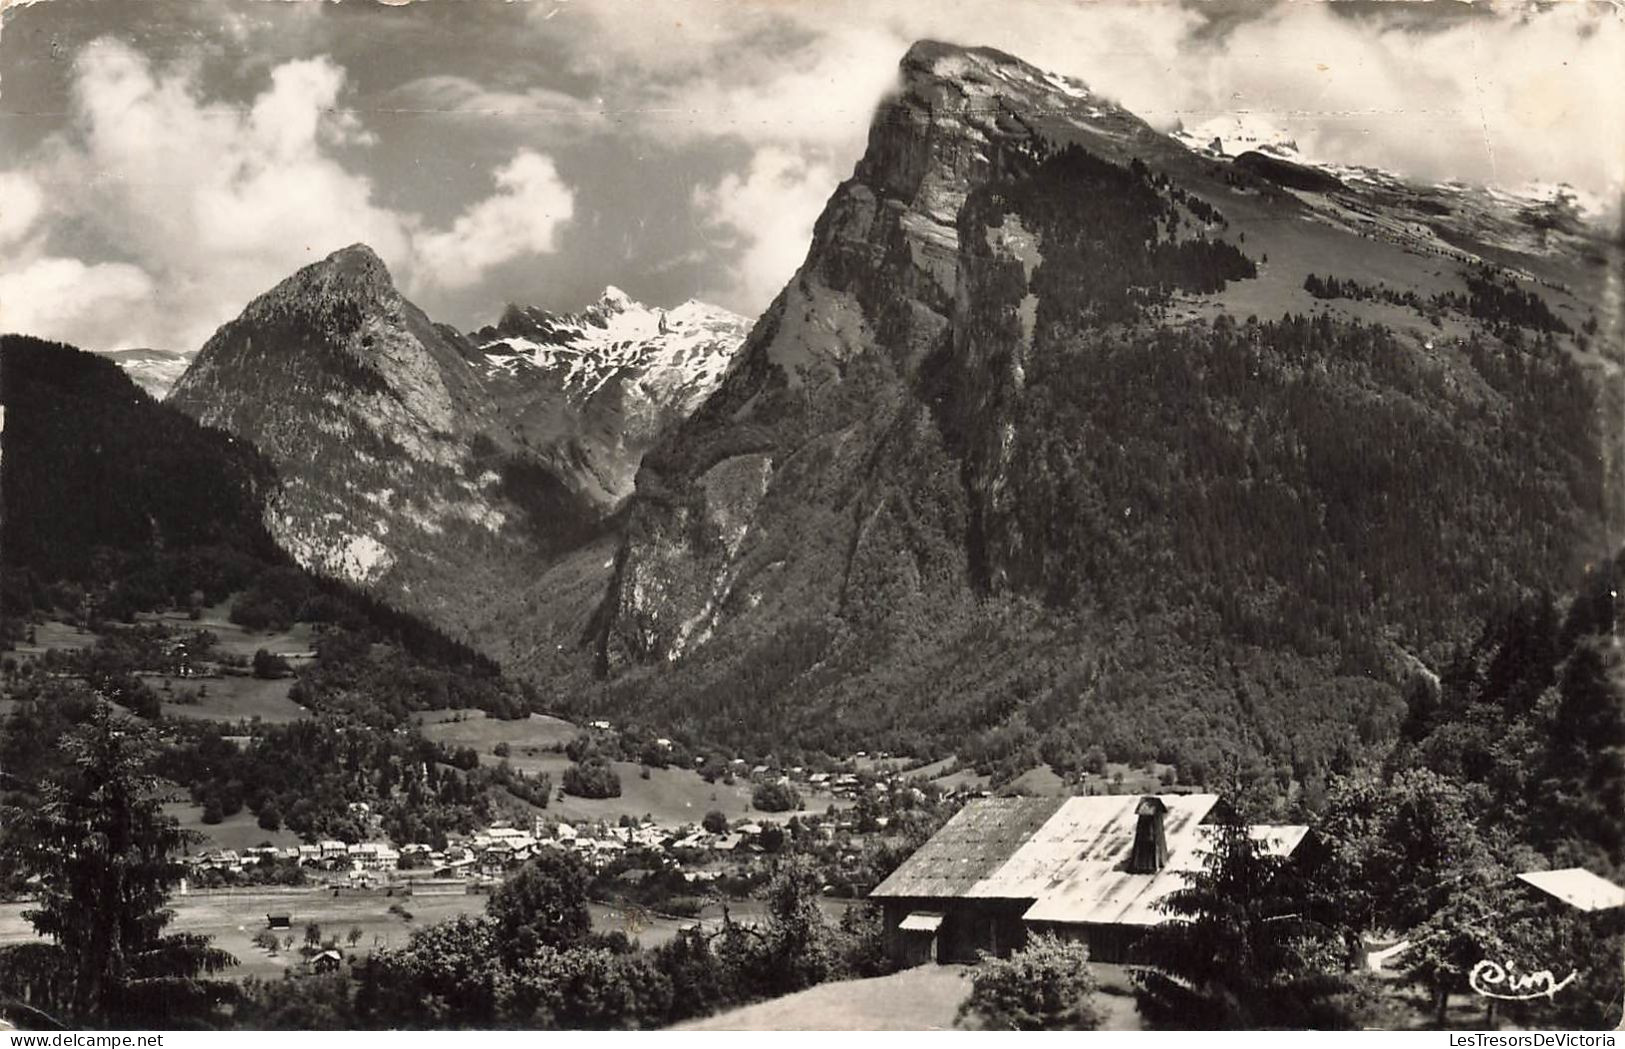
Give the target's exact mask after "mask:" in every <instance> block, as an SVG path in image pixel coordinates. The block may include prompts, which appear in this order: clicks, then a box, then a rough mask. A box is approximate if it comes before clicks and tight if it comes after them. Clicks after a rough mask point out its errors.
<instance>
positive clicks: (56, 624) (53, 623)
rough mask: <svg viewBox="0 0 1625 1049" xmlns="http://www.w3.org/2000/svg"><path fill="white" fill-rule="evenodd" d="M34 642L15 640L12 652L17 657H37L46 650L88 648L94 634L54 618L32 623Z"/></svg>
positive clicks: (69, 650)
mask: <svg viewBox="0 0 1625 1049" xmlns="http://www.w3.org/2000/svg"><path fill="white" fill-rule="evenodd" d="M33 629H34V643H33V644H29V643H27V642H26V641H19V642H17V647H16V648H15V649H14V650H13V652H12V654H13V655H15V656H17V657H18V658H19V659H37V658H39V657H40V656H43V655H44V654H45V653H47V652H53V651H56V652H71V651H75V650H77V649H81V648H89V647H90V646H92V645H94V644H95V643H96V635H95V634H92V633H91V632H90V631H88V630H85V629H84V628H83V627H76V626H70V625H68V624H67V623H63V622H61V621H60V620H56V619H47V620H46V621H45V622H43V623H36V624H33Z"/></svg>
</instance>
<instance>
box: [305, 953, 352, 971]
mask: <svg viewBox="0 0 1625 1049" xmlns="http://www.w3.org/2000/svg"><path fill="white" fill-rule="evenodd" d="M343 963H344V955H343V954H341V953H339V952H338V951H336V950H334V949H333V948H331V947H329V948H328V949H327V950H325V951H323V952H321V953H320V954H318V955H316V956H315V957H313V958H311V960H310V970H311V972H315V973H333V972H338V971H339V966H340V965H342V964H343Z"/></svg>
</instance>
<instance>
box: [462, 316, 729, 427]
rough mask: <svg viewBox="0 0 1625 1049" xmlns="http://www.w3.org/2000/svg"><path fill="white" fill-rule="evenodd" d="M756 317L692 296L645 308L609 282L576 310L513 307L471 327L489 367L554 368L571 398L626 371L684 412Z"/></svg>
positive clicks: (512, 371) (492, 371)
mask: <svg viewBox="0 0 1625 1049" xmlns="http://www.w3.org/2000/svg"><path fill="white" fill-rule="evenodd" d="M749 330H750V321H749V320H747V319H746V318H744V317H741V316H739V314H737V313H734V312H732V311H730V310H725V309H723V308H722V307H720V306H712V305H710V304H708V303H704V302H700V301H698V300H695V299H690V300H688V301H687V302H685V303H683V304H682V305H681V306H677V307H675V308H673V309H670V310H665V309H660V308H658V307H650V306H645V305H644V304H643V303H641V302H638V301H636V300H635V299H633V298H632V297H630V296H629V295H627V294H626V293H625V292H624V291H622V290H621V289H619V288H617V287H614V286H613V285H611V286H610V287H608V288H605V289H604V294H603V295H602V296H601V297H600V298H599V300H598V301H597V302H596V303H594V304H593V305H591V306H589V307H587V308H586V309H584V310H582V311H581V312H580V313H574V314H562V315H561V314H554V313H549V312H548V311H546V310H543V309H540V308H538V307H535V306H509V307H508V309H507V311H506V312H504V313H503V315H502V319H501V320H500V321H498V322H497V323H496V324H495V325H493V326H491V327H487V328H482V329H480V330H479V331H477V332H475V333H473V335H472V336H470V337H471V338H472V340H473V341H474V343H475V344H476V345H477V346H478V347H479V350H480V353H481V354H482V355H483V357H484V360H485V369H486V373H487V374H488V375H490V376H492V377H496V376H498V375H507V376H514V377H517V376H521V375H524V374H526V373H527V372H528V371H531V370H541V371H545V372H550V373H553V374H554V375H556V376H557V378H558V381H559V383H560V385H561V386H562V388H563V389H564V391H565V392H566V393H567V394H568V395H569V396H570V397H571V398H573V399H575V400H578V401H585V400H588V399H590V398H591V397H593V396H594V395H596V394H597V393H598V392H599V391H601V390H602V389H603V388H604V386H605V384H606V383H608V382H610V381H611V380H613V379H615V378H617V377H620V376H633V375H635V376H636V377H637V379H638V380H639V381H641V382H642V383H643V384H644V385H645V386H647V387H649V388H651V390H658V391H660V392H661V393H662V394H669V395H670V396H673V397H675V398H676V399H677V403H676V406H679V407H681V408H682V409H683V410H684V412H685V414H686V412H687V411H691V410H693V409H694V408H696V407H698V406H699V402H700V401H701V400H704V398H705V396H706V394H708V393H710V392H711V390H712V389H714V388H715V387H716V384H717V383H718V382H720V381H722V377H723V375H725V374H726V373H727V371H728V367H729V365H730V364H731V363H732V362H733V357H734V353H735V351H737V350H738V349H739V346H740V344H741V343H742V342H744V339H745V335H746V333H747V332H748V331H749Z"/></svg>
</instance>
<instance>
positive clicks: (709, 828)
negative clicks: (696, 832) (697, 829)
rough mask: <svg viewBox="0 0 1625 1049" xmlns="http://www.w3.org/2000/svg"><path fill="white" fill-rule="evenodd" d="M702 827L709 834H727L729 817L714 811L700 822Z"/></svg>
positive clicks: (708, 813)
mask: <svg viewBox="0 0 1625 1049" xmlns="http://www.w3.org/2000/svg"><path fill="white" fill-rule="evenodd" d="M700 826H701V827H703V828H704V829H705V832H706V833H707V834H726V833H728V817H727V816H725V815H723V814H722V813H721V812H719V811H718V810H716V809H712V810H711V811H710V812H707V813H706V814H705V818H704V819H703V820H701V821H700Z"/></svg>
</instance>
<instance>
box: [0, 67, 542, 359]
mask: <svg viewBox="0 0 1625 1049" xmlns="http://www.w3.org/2000/svg"><path fill="white" fill-rule="evenodd" d="M75 74H76V79H75V85H74V100H75V109H76V113H75V116H76V121H75V125H74V127H73V128H72V129H71V130H70V131H68V132H65V133H63V134H61V135H59V136H57V137H56V138H55V139H53V140H51V141H49V142H48V143H47V144H46V146H45V147H44V148H42V149H41V150H39V151H38V152H37V154H36V155H35V156H34V157H33V158H32V161H31V165H32V170H31V171H30V170H26V166H25V170H24V171H23V172H22V173H16V172H14V173H11V174H9V175H6V176H5V178H6V179H7V180H8V181H7V182H6V183H4V184H3V185H0V190H6V191H8V192H6V193H5V197H6V198H7V200H8V203H9V205H10V206H9V207H6V208H5V209H4V210H0V244H6V243H9V242H11V241H14V240H16V239H17V238H18V237H21V236H22V235H23V232H25V231H26V230H27V229H28V228H29V227H30V225H32V224H33V223H34V219H33V217H32V216H33V215H34V214H37V212H38V210H39V207H40V205H39V202H38V200H37V199H36V198H37V193H36V194H35V196H34V197H31V196H30V195H29V187H33V188H34V189H35V190H36V191H37V187H38V186H39V185H41V184H49V185H54V186H72V187H75V189H74V191H73V192H72V193H64V194H62V195H61V196H60V198H59V199H56V200H54V201H53V202H52V206H53V209H54V210H56V211H59V212H61V213H62V214H63V217H64V218H65V219H66V220H67V221H66V222H65V223H64V225H65V226H69V227H73V228H74V229H75V230H76V236H78V237H79V238H81V241H80V242H79V244H77V245H76V247H78V248H79V249H80V253H85V254H87V256H88V253H89V252H100V253H102V257H106V255H108V254H116V255H117V256H119V257H121V258H124V259H127V260H129V261H128V263H120V264H118V265H116V266H110V265H97V266H90V265H86V264H85V263H83V262H80V261H77V260H75V259H73V258H70V257H64V256H66V255H68V254H71V253H70V252H64V251H63V250H62V247H61V246H60V245H46V244H44V243H34V244H31V245H25V250H22V251H13V252H11V253H10V257H7V258H4V259H0V273H3V274H5V275H6V280H7V285H6V286H7V288H8V289H9V290H10V294H9V295H8V299H9V300H10V301H8V303H7V304H6V314H7V315H6V317H5V323H6V326H7V327H8V328H9V329H12V330H29V331H31V332H33V333H36V334H40V335H46V336H49V337H52V338H58V339H63V340H66V341H71V342H74V343H76V344H80V345H83V346H85V347H86V348H90V349H111V348H116V347H121V346H132V345H155V346H158V347H161V348H168V349H177V350H183V351H185V350H194V349H196V348H198V347H199V346H200V345H202V343H203V342H204V341H205V340H206V339H207V338H208V337H209V335H210V334H212V333H213V331H214V330H215V328H217V327H218V326H219V325H220V324H222V323H224V322H225V321H227V320H229V319H230V318H231V317H233V316H235V315H236V313H237V312H238V311H239V310H241V309H242V307H243V305H244V304H246V303H247V302H248V301H249V300H250V299H251V298H253V297H254V296H256V295H258V294H259V293H261V292H263V291H265V290H266V289H268V288H270V287H271V286H272V285H274V284H276V283H277V282H278V281H280V280H282V279H283V278H284V277H287V276H288V275H289V274H291V273H292V272H293V271H294V270H296V269H298V268H299V267H300V266H303V265H306V264H308V263H310V262H312V261H315V260H317V259H320V258H322V257H323V256H325V255H327V254H328V253H329V252H331V251H333V250H336V249H338V248H341V247H343V246H345V245H347V244H351V243H354V242H356V241H362V242H365V243H367V244H369V245H371V246H372V247H373V248H374V249H375V250H376V251H377V252H378V253H379V255H381V256H382V257H383V258H384V259H385V261H386V262H388V263H389V264H390V266H391V268H392V269H393V270H394V271H395V275H396V277H397V278H398V279H400V280H402V282H403V285H404V284H412V285H415V286H431V285H437V284H439V283H440V280H441V275H442V274H444V277H445V282H446V283H447V284H448V285H449V286H456V285H460V284H464V283H467V282H468V281H470V280H473V279H477V277H478V275H479V273H480V272H482V271H483V269H484V268H485V267H488V266H490V265H493V264H495V263H496V262H499V261H503V260H506V259H509V258H513V257H517V256H519V255H522V254H524V253H526V252H538V253H539V252H546V251H551V250H552V247H553V233H554V231H555V230H556V229H557V227H558V225H559V224H560V223H561V222H563V221H564V220H566V219H567V218H568V217H569V214H570V210H571V209H570V192H569V189H568V188H567V187H565V186H564V185H563V184H562V183H561V182H560V181H559V179H558V176H557V173H556V171H555V170H554V169H553V166H552V163H551V161H550V160H548V159H547V158H545V157H543V156H541V155H540V154H537V153H534V152H521V153H520V154H519V155H518V156H516V157H515V159H514V160H513V162H512V163H510V164H509V165H508V166H507V167H505V168H504V169H502V171H501V172H499V174H498V189H497V192H496V194H495V195H494V196H493V197H492V198H491V199H490V200H489V201H486V202H484V203H481V204H476V205H474V206H472V207H470V208H469V209H468V211H467V212H466V213H465V214H464V215H463V217H462V218H460V219H459V220H458V221H457V223H456V224H455V225H454V226H453V227H452V228H451V229H450V230H448V231H444V232H437V231H435V230H433V229H429V228H427V227H426V226H425V224H424V223H423V221H422V220H421V219H420V218H419V217H418V216H417V215H415V214H412V213H408V212H402V211H398V210H395V209H391V208H389V207H386V206H384V205H382V204H381V203H380V202H379V201H378V199H377V196H376V194H375V191H374V187H373V184H372V181H371V180H370V179H369V178H367V177H365V176H364V175H361V174H359V173H357V172H355V171H353V170H350V169H349V168H347V167H346V166H345V165H344V164H343V163H342V162H341V161H340V159H339V155H340V151H341V149H343V148H364V147H365V146H366V145H368V144H369V142H370V135H369V133H368V132H367V130H366V129H365V128H364V127H362V126H361V124H360V122H359V120H358V119H357V118H356V117H355V116H354V115H353V114H351V113H349V112H347V111H345V110H344V109H343V108H342V107H341V106H340V99H341V96H342V94H343V92H344V91H345V81H346V76H345V71H344V70H343V69H342V68H340V67H339V66H338V65H336V64H335V63H333V62H332V61H331V60H330V59H327V58H325V57H319V58H311V59H301V60H296V61H290V62H286V63H283V64H282V65H280V66H277V67H276V68H275V69H273V70H271V71H270V76H269V83H268V85H267V86H266V88H265V89H264V90H263V91H262V92H260V93H259V94H258V96H257V97H255V98H254V99H253V101H252V103H251V104H250V105H248V106H246V107H240V106H232V105H227V104H225V103H223V102H220V101H212V100H209V99H206V98H204V97H202V95H201V92H200V89H199V87H198V84H197V82H196V79H195V76H194V74H193V71H192V70H191V69H190V68H188V67H186V66H184V65H181V66H176V67H170V68H163V69H155V68H154V67H153V65H152V63H151V62H150V61H149V60H148V59H147V58H146V57H145V56H144V55H142V54H140V53H139V52H137V51H135V50H134V49H132V48H130V47H129V46H128V45H126V44H123V43H121V42H117V41H114V40H111V39H109V38H103V39H100V40H97V41H95V42H93V43H91V44H90V45H88V46H86V47H85V48H84V49H83V50H82V51H81V52H80V54H79V56H78V58H77V61H76V63H75ZM13 189H16V190H17V192H16V193H15V199H13V197H14V194H13V193H12V192H9V191H10V190H13ZM17 201H21V203H20V204H19V203H17ZM48 248H49V249H50V250H48ZM420 248H421V250H422V252H423V256H422V257H421V258H420V255H419V249H420ZM72 267H78V270H77V271H75V270H73V268H72ZM73 272H77V273H78V274H79V275H80V276H81V277H82V278H83V279H84V281H85V282H86V286H87V288H88V289H89V292H79V293H62V294H60V299H59V301H60V302H62V303H64V304H67V305H64V306H62V307H56V306H51V307H47V306H45V305H35V306H31V307H27V308H23V307H21V306H19V305H18V304H19V303H21V300H22V298H23V296H24V295H38V294H46V293H47V292H50V293H52V294H59V293H58V292H56V291H52V289H57V288H59V287H60V285H58V284H57V283H56V282H57V281H58V280H59V279H61V278H63V277H64V276H66V275H68V274H70V273H73ZM137 275H139V278H138V277H137ZM137 289H139V290H140V293H139V294H137ZM89 293H94V294H95V295H96V296H98V297H99V298H104V299H106V300H107V301H109V302H116V303H118V304H119V309H117V310H111V311H99V310H94V309H84V310H79V309H75V308H71V304H73V303H75V301H76V300H82V299H84V298H85V296H86V295H87V294H89ZM19 318H21V319H19ZM23 320H27V321H28V322H29V323H27V324H24V323H23Z"/></svg>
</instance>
